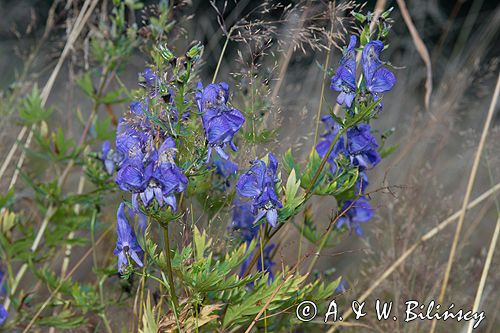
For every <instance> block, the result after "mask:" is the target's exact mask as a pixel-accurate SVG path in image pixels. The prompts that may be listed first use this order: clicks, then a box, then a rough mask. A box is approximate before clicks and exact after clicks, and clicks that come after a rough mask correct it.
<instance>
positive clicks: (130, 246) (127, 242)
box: [113, 202, 143, 273]
mask: <svg viewBox="0 0 500 333" xmlns="http://www.w3.org/2000/svg"><path fill="white" fill-rule="evenodd" d="M116 232H117V234H118V239H117V240H116V248H115V249H114V251H113V254H114V255H115V256H118V271H119V272H120V273H121V272H123V271H124V269H125V268H126V267H127V266H128V265H129V260H128V259H129V258H131V259H132V260H133V261H135V263H136V264H137V265H139V266H140V267H142V261H141V259H140V257H141V256H142V253H143V251H142V248H141V247H140V246H139V243H138V242H137V237H136V235H135V231H134V229H133V228H132V227H131V226H130V224H129V223H128V220H127V217H126V216H125V204H124V203H123V202H122V203H121V204H120V207H118V212H117V214H116Z"/></svg>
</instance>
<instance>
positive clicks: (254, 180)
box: [236, 153, 283, 227]
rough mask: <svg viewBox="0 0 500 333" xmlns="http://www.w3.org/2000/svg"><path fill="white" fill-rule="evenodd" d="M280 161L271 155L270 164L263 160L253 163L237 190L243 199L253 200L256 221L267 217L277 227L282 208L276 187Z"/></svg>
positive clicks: (242, 176)
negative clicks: (279, 211)
mask: <svg viewBox="0 0 500 333" xmlns="http://www.w3.org/2000/svg"><path fill="white" fill-rule="evenodd" d="M277 171H278V161H277V160H276V157H275V156H274V155H273V154H272V153H269V163H268V165H267V167H266V164H265V163H264V161H262V160H256V161H253V162H252V167H251V168H250V170H248V171H247V172H246V173H244V174H243V175H241V176H240V178H239V179H238V182H237V183H236V190H237V192H238V194H239V195H241V196H242V197H247V198H252V205H253V213H254V214H256V215H257V217H256V221H258V220H260V218H262V217H263V216H264V215H266V219H267V222H268V223H269V224H270V225H271V226H273V227H275V226H276V223H277V221H278V210H277V209H278V208H282V207H283V205H282V204H281V202H280V200H279V198H278V196H277V195H276V191H275V186H276V184H277V183H278V181H279V179H278V176H277Z"/></svg>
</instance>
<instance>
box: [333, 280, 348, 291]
mask: <svg viewBox="0 0 500 333" xmlns="http://www.w3.org/2000/svg"><path fill="white" fill-rule="evenodd" d="M346 291H347V282H345V280H344V279H343V278H342V279H340V282H339V285H338V286H337V288H335V292H337V293H345V292H346Z"/></svg>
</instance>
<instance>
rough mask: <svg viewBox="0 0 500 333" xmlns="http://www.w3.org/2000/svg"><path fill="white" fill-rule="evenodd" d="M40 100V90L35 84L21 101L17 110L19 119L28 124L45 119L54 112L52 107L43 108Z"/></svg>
mask: <svg viewBox="0 0 500 333" xmlns="http://www.w3.org/2000/svg"><path fill="white" fill-rule="evenodd" d="M42 102H43V101H42V96H41V95H40V91H39V90H38V87H37V86H36V85H35V86H34V87H33V90H32V91H31V95H28V96H27V97H26V98H25V99H24V100H23V102H22V105H21V109H20V111H19V116H20V117H21V119H23V120H24V122H25V123H27V124H29V125H31V124H35V123H38V122H41V121H43V120H45V119H47V118H48V117H49V116H50V115H51V114H52V112H54V110H53V109H52V108H48V109H44V107H43V105H42Z"/></svg>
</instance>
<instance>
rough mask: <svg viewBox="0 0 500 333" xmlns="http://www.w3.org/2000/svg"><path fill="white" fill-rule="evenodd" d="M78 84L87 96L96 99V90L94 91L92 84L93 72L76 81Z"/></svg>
mask: <svg viewBox="0 0 500 333" xmlns="http://www.w3.org/2000/svg"><path fill="white" fill-rule="evenodd" d="M76 83H77V84H78V86H79V87H80V88H81V89H82V91H83V92H84V93H85V95H87V96H89V97H90V98H94V96H95V89H94V86H93V84H92V73H91V72H86V73H85V74H83V75H82V76H81V77H80V78H79V79H78V80H77V81H76Z"/></svg>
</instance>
